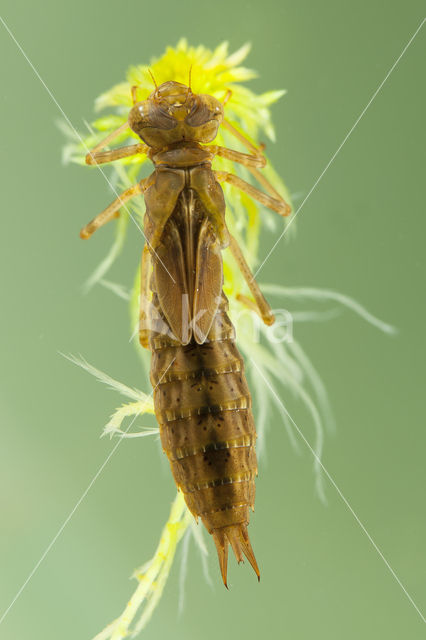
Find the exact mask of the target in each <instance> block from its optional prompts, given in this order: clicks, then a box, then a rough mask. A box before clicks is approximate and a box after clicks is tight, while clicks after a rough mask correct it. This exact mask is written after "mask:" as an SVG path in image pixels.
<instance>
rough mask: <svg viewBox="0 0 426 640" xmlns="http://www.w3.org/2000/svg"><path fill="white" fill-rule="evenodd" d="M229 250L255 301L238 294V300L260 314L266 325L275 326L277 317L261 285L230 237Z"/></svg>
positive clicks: (235, 242)
mask: <svg viewBox="0 0 426 640" xmlns="http://www.w3.org/2000/svg"><path fill="white" fill-rule="evenodd" d="M229 249H230V251H231V253H232V255H233V256H234V259H235V261H236V263H237V265H238V267H239V269H240V271H241V273H242V275H243V277H244V280H245V281H246V283H247V285H248V288H249V289H250V292H251V294H252V296H253V298H254V301H253V300H251V299H250V298H248V297H247V296H245V295H243V294H238V295H237V299H238V300H240V302H242V303H243V304H245V305H246V306H247V307H249V308H250V309H253V310H254V311H256V313H258V314H259V316H260V317H261V318H262V320H263V322H264V323H265V324H267V325H271V324H273V323H274V322H275V317H274V314H273V313H272V309H271V307H270V306H269V304H268V303H267V301H266V300H265V298H264V296H263V293H262V292H261V290H260V288H259V285H258V284H257V282H256V280H255V279H254V277H253V274H252V272H251V270H250V267H249V266H248V264H247V262H246V259H245V258H244V256H243V253H242V251H241V249H240V247H239V244H238V242H237V241H236V240H235V238H234V237H233V236H230V243H229Z"/></svg>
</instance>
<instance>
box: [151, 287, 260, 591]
mask: <svg viewBox="0 0 426 640" xmlns="http://www.w3.org/2000/svg"><path fill="white" fill-rule="evenodd" d="M153 303H154V306H156V299H155V294H154V300H153ZM227 307H228V304H227V300H226V297H225V296H224V295H223V297H222V302H221V304H220V307H219V310H218V313H217V315H216V318H215V321H214V323H213V326H212V328H211V330H210V332H209V334H208V338H207V341H206V342H205V343H204V344H197V342H195V340H194V339H192V340H191V342H190V343H189V344H187V345H182V344H179V343H178V342H176V341H174V340H173V339H172V338H171V337H169V336H167V335H164V333H156V332H155V331H153V332H152V334H151V349H152V362H151V382H152V385H153V387H154V406H155V413H156V416H157V420H158V422H159V427H160V436H161V442H162V446H163V449H164V451H165V453H166V454H167V456H168V459H169V461H170V465H171V468H172V472H173V476H174V479H175V481H176V484H177V486H178V487H179V489H181V491H182V492H183V494H184V497H185V501H186V504H187V505H188V508H189V509H190V511H191V512H192V513H193V515H194V516H195V517H196V518H201V520H202V521H203V523H204V525H205V526H206V528H207V530H208V531H209V533H211V534H212V535H213V538H214V540H215V543H216V547H217V551H218V555H219V562H220V566H221V571H222V577H223V580H224V582H225V584H226V568H227V553H228V544H229V543H230V544H231V546H232V548H233V550H234V553H235V555H236V557H237V560H238V561H239V562H240V561H241V560H242V554H243V553H244V554H245V555H246V557H247V558H248V560H249V561H250V563H251V564H252V566H253V568H254V569H255V571H256V573H257V575H259V570H258V567H257V564H256V560H255V558H254V554H253V551H252V549H251V545H250V541H249V538H248V533H247V524H248V522H249V508H250V507H251V508H253V506H254V496H255V483H254V481H255V476H256V474H257V462H256V453H255V441H256V431H255V427H254V421H253V416H252V411H251V396H250V392H249V389H248V387H247V382H246V379H245V375H244V364H243V360H242V357H241V355H240V354H239V352H238V349H237V347H236V345H235V332H234V328H233V326H232V323H231V321H230V319H229V317H228V315H227ZM157 311H158V312H159V313H160V311H159V309H158V306H157Z"/></svg>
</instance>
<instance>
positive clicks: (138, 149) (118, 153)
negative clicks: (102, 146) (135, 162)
mask: <svg viewBox="0 0 426 640" xmlns="http://www.w3.org/2000/svg"><path fill="white" fill-rule="evenodd" d="M148 149H149V147H148V145H146V144H131V145H129V146H128V147H119V148H118V149H112V150H111V151H96V152H95V151H90V153H88V154H87V155H86V164H90V165H94V164H104V163H105V162H112V160H120V159H121V158H128V157H129V156H135V155H136V154H138V153H146V152H147V151H148Z"/></svg>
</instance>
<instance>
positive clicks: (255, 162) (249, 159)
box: [208, 145, 266, 169]
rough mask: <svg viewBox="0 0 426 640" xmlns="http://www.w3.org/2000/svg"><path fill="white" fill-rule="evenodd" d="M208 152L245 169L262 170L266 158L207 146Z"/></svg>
mask: <svg viewBox="0 0 426 640" xmlns="http://www.w3.org/2000/svg"><path fill="white" fill-rule="evenodd" d="M208 150H209V151H211V152H212V153H214V155H217V156H220V157H221V158H226V159H227V160H232V162H239V163H240V164H242V165H244V166H245V167H259V168H260V169H262V168H263V167H264V166H265V165H266V158H265V157H264V156H263V155H262V154H261V153H258V154H257V155H250V154H248V153H241V151H235V150H234V149H228V148H227V147H218V146H217V145H211V146H209V147H208Z"/></svg>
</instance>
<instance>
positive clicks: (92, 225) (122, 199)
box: [80, 179, 147, 240]
mask: <svg viewBox="0 0 426 640" xmlns="http://www.w3.org/2000/svg"><path fill="white" fill-rule="evenodd" d="M146 182H147V180H146V179H145V180H141V181H140V182H138V183H137V184H134V185H133V187H129V188H128V189H126V190H125V191H123V193H122V194H121V195H120V196H118V198H117V199H116V200H114V202H111V204H110V205H109V206H108V207H107V208H106V209H104V210H103V211H102V212H101V213H99V214H98V215H97V216H96V217H95V218H93V220H91V221H90V222H89V223H88V224H86V226H85V227H83V228H82V230H81V231H80V238H82V239H83V240H87V238H90V236H91V235H92V234H93V233H95V231H97V230H98V229H99V228H100V227H102V226H103V225H104V224H106V223H107V222H109V221H110V220H112V219H113V218H116V217H117V215H118V213H119V209H121V207H123V206H124V205H125V204H126V202H127V201H128V200H130V199H131V198H133V197H134V196H137V195H140V194H142V193H143V192H144V190H145V183H146Z"/></svg>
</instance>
